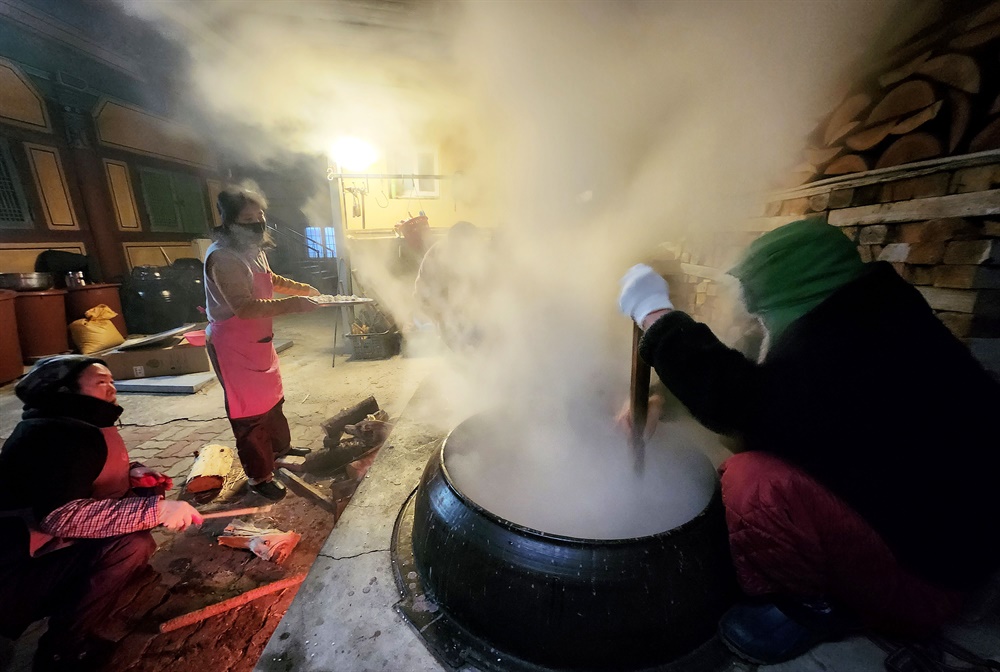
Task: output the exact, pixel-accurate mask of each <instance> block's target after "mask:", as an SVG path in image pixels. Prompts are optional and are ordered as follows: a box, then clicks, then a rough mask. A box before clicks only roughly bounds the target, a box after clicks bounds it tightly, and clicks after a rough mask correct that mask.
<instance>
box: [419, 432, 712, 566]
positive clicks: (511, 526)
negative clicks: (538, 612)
mask: <svg viewBox="0 0 1000 672" xmlns="http://www.w3.org/2000/svg"><path fill="white" fill-rule="evenodd" d="M489 415H491V413H489V412H484V413H477V414H474V415H471V416H469V417H468V418H466V419H465V420H462V421H461V422H459V423H458V424H457V425H455V426H454V427H453V428H452V429H451V430H450V431H449V432H448V434H447V435H446V436H445V437H444V440H443V441H442V442H441V447H440V448H439V449H438V451H437V453H436V455H435V456H434V458H432V459H436V460H437V462H438V469H440V471H441V476H442V478H443V480H444V482H445V484H446V485H447V486H448V488H449V489H450V490H451V491H452V492H453V493H454V494H455V496H456V497H457V498H458V499H459V500H461V502H462V503H463V504H465V505H466V506H468V507H469V508H470V509H472V510H473V511H474V512H476V513H478V514H479V515H481V516H483V517H484V518H486V519H487V520H489V521H490V522H492V523H494V524H495V525H499V526H501V527H504V528H506V529H508V530H511V531H513V532H516V533H518V534H523V535H525V536H528V537H539V538H542V539H546V540H549V541H560V542H563V543H571V544H580V545H593V546H612V545H615V546H617V545H627V544H634V543H636V542H638V541H647V540H649V539H654V538H659V539H667V538H668V537H670V536H672V535H675V534H681V533H683V532H684V531H685V530H686V529H688V528H690V527H694V524H695V523H696V522H697V521H699V520H700V519H701V518H703V517H704V516H706V515H707V514H708V511H709V510H710V509H711V503H712V501H713V500H714V499H715V498H716V497H717V496H718V495H719V489H720V483H719V479H718V478H716V479H715V489H714V491H713V492H712V495H711V496H710V497H709V498H708V502H706V504H705V506H704V507H702V509H701V511H699V512H698V513H697V514H695V515H694V516H693V517H692V518H691V519H690V520H687V521H685V522H683V523H681V524H680V525H677V526H675V527H672V528H670V529H668V530H662V531H660V532H655V533H653V534H647V535H643V536H640V537H618V538H611V539H594V538H591V537H573V536H569V535H565V534H557V533H555V532H544V531H542V530H536V529H535V528H533V527H528V526H527V525H522V524H520V523H515V522H514V521H512V520H508V519H506V518H504V517H503V516H500V515H497V514H496V513H494V512H492V511H490V510H489V509H486V508H484V507H482V506H480V505H479V504H478V503H477V502H476V501H475V500H473V499H472V498H471V497H469V496H468V495H466V494H465V493H464V492H462V489H461V488H459V487H458V485H457V484H456V483H455V481H454V480H452V478H451V473H450V472H449V471H448V465H447V464H446V463H445V461H444V453H445V450H447V449H448V441H449V440H451V438H452V435H453V434H454V433H455V432H456V431H458V430H459V429H460V428H462V427H463V426H465V425H466V423H467V422H469V421H470V420H473V419H475V418H482V417H484V416H489Z"/></svg>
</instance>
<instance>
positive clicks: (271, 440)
mask: <svg viewBox="0 0 1000 672" xmlns="http://www.w3.org/2000/svg"><path fill="white" fill-rule="evenodd" d="M217 206H218V209H219V214H220V215H221V218H222V225H221V226H219V227H218V228H217V229H216V231H215V242H214V243H212V244H211V245H210V246H209V248H208V251H207V252H206V255H205V309H206V312H207V313H208V321H209V325H208V329H207V330H206V333H207V346H208V356H209V359H210V360H211V362H212V366H213V368H214V369H215V373H216V375H217V376H218V378H219V383H220V384H221V385H222V389H223V394H224V395H225V402H226V415H227V416H228V417H229V423H230V425H232V428H233V434H235V436H236V450H237V453H238V454H239V456H240V462H241V463H242V464H243V470H244V471H245V472H246V475H247V478H248V480H249V483H250V488H251V489H252V490H254V491H255V492H257V493H258V494H260V495H262V496H264V497H266V498H267V499H270V500H272V501H277V500H280V499H282V498H283V497H284V496H285V487H284V486H283V485H282V484H281V483H279V482H277V481H275V480H274V460H275V458H276V457H281V456H283V455H287V454H289V453H290V452H291V451H292V444H291V434H290V432H289V429H288V420H287V419H286V418H285V415H284V412H283V411H282V406H283V404H284V401H285V399H284V390H283V387H282V383H281V372H280V370H279V369H278V354H277V352H275V349H274V343H273V340H274V325H273V318H275V317H278V316H279V315H287V314H289V313H301V312H308V311H312V310H315V309H316V308H317V307H318V306H319V304H318V303H317V302H316V301H315V300H314V299H312V298H309V297H313V296H319V290H317V289H316V288H315V287H313V286H311V285H306V284H302V283H299V282H295V281H294V280H289V279H288V278H284V277H282V276H280V275H278V274H277V273H274V272H273V271H272V270H271V267H270V265H268V262H267V255H266V254H265V253H264V248H265V247H268V246H269V237H268V235H267V231H266V226H267V219H266V217H265V216H264V210H265V209H266V208H267V202H266V201H265V200H264V197H263V196H261V195H260V194H257V193H255V192H252V191H249V190H246V189H239V188H236V187H228V188H226V189H225V190H223V191H222V192H221V193H220V194H219V198H218V203H217ZM275 290H277V291H278V292H280V293H282V294H288V295H290V296H286V297H285V298H278V299H276V298H274V292H275Z"/></svg>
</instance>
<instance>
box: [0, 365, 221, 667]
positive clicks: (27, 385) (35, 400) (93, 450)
mask: <svg viewBox="0 0 1000 672" xmlns="http://www.w3.org/2000/svg"><path fill="white" fill-rule="evenodd" d="M14 392H15V394H16V395H17V397H18V398H19V399H20V400H21V401H22V402H24V414H23V416H22V420H21V422H20V423H18V425H17V426H16V427H15V428H14V431H13V432H12V433H11V435H10V437H9V438H8V439H7V441H6V442H5V443H4V445H3V448H2V449H0V529H2V530H3V533H4V534H3V539H4V543H3V544H2V545H0V595H2V596H3V609H0V635H2V636H4V637H7V638H10V639H15V638H17V637H18V636H20V634H21V633H22V632H23V631H24V629H25V628H26V627H27V626H28V625H29V624H31V623H32V622H33V621H36V620H38V619H40V618H42V617H44V616H48V617H49V623H48V630H47V631H46V632H45V634H44V635H43V636H42V638H41V639H40V640H39V643H38V651H37V652H36V654H35V660H34V668H33V669H34V670H36V671H42V670H74V671H79V670H91V669H96V668H97V667H98V666H99V665H100V664H101V663H102V660H103V659H104V658H105V657H106V656H107V654H108V653H110V648H111V643H110V642H109V641H108V640H106V639H103V638H102V637H101V627H102V626H103V625H104V622H105V621H106V619H107V616H108V614H109V612H110V610H111V608H112V607H113V606H114V603H115V599H116V597H117V595H118V593H119V591H120V590H121V588H122V586H123V585H124V584H125V583H126V582H127V581H128V580H129V578H130V577H131V576H132V575H133V574H134V573H135V572H136V571H138V570H140V569H142V568H143V567H145V566H146V565H147V563H148V561H149V558H150V556H151V555H152V554H153V551H155V550H156V542H155V541H153V537H152V536H151V535H150V533H149V532H148V530H150V529H151V528H153V527H156V526H158V525H163V526H165V527H167V528H169V529H171V530H176V531H182V530H184V529H185V528H187V527H188V526H189V525H200V524H201V522H202V518H201V516H200V514H199V513H198V511H197V510H196V509H194V507H192V506H191V505H190V504H188V503H187V502H180V501H171V500H166V499H164V498H163V493H164V491H165V490H168V489H169V488H170V487H171V485H172V484H171V482H170V478H169V477H167V476H165V475H163V474H160V473H157V472H155V471H153V470H151V469H148V468H147V467H144V466H142V465H141V464H139V463H137V462H132V463H129V458H128V451H127V450H126V448H125V443H124V442H123V441H122V438H121V436H120V435H119V433H118V429H117V428H116V427H115V422H116V421H117V420H118V417H119V416H120V415H121V413H122V408H121V407H120V406H118V405H117V404H116V393H115V386H114V381H113V380H112V378H111V372H110V371H109V370H108V368H107V367H106V366H105V365H104V362H103V361H102V360H100V359H96V358H93V357H86V356H83V355H67V356H59V357H52V358H49V359H46V360H42V361H40V362H38V363H37V364H36V365H35V366H34V367H33V368H32V369H31V371H30V372H29V373H28V374H27V375H26V376H25V377H24V378H22V379H21V381H20V382H19V383H18V384H17V386H16V387H15V388H14Z"/></svg>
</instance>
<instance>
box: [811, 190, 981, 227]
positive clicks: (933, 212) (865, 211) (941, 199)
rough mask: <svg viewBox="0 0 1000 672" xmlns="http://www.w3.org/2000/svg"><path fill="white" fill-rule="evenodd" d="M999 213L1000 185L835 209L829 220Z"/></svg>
mask: <svg viewBox="0 0 1000 672" xmlns="http://www.w3.org/2000/svg"><path fill="white" fill-rule="evenodd" d="M996 214H1000V189H991V190H989V191H975V192H972V193H968V194H953V195H951V196H936V197H934V198H915V199H913V200H911V201H897V202H895V203H881V204H879V205H864V206H859V207H855V208H844V209H842V210H834V211H832V212H831V213H830V216H829V218H828V221H829V222H830V224H833V225H834V226H859V225H861V226H864V225H867V224H884V223H893V222H912V221H918V220H924V219H941V218H945V217H982V216H984V215H996Z"/></svg>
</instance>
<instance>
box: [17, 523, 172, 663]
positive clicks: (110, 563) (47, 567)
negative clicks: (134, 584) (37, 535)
mask: <svg viewBox="0 0 1000 672" xmlns="http://www.w3.org/2000/svg"><path fill="white" fill-rule="evenodd" d="M18 526H20V528H23V529H19V528H18ZM0 530H3V532H4V539H5V548H4V549H3V551H2V552H0V593H2V594H3V609H0V635H3V636H4V637H9V638H11V639H16V638H17V637H19V636H20V635H21V632H23V631H24V629H25V628H26V627H27V626H28V625H30V624H31V623H32V621H35V620H37V619H39V618H42V617H43V616H49V630H48V635H47V639H48V640H49V641H50V642H51V643H52V644H53V645H55V646H57V647H58V646H65V645H69V644H72V643H76V642H80V641H83V639H85V638H86V637H91V636H95V635H100V634H101V633H100V629H101V626H103V625H104V623H105V621H106V620H107V616H108V613H109V612H110V611H111V609H112V607H114V605H115V602H116V600H117V599H118V597H119V595H120V593H121V590H122V588H123V587H124V586H125V584H126V583H127V582H128V580H129V579H130V578H131V577H132V575H133V574H135V573H136V572H138V571H139V570H140V569H142V568H143V567H145V566H146V565H147V564H148V563H149V558H150V556H152V555H153V551H155V550H156V542H155V541H153V537H152V535H151V534H150V533H149V532H133V533H132V534H126V535H124V536H121V537H110V538H107V539H80V540H78V541H77V542H76V543H74V544H73V545H72V546H69V547H67V548H62V549H59V550H58V551H53V552H52V553H46V554H45V555H41V556H39V557H37V558H32V557H31V556H29V555H28V534H27V529H26V528H24V526H23V524H22V523H21V522H20V521H17V523H16V524H15V523H13V522H8V523H6V524H4V525H0Z"/></svg>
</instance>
